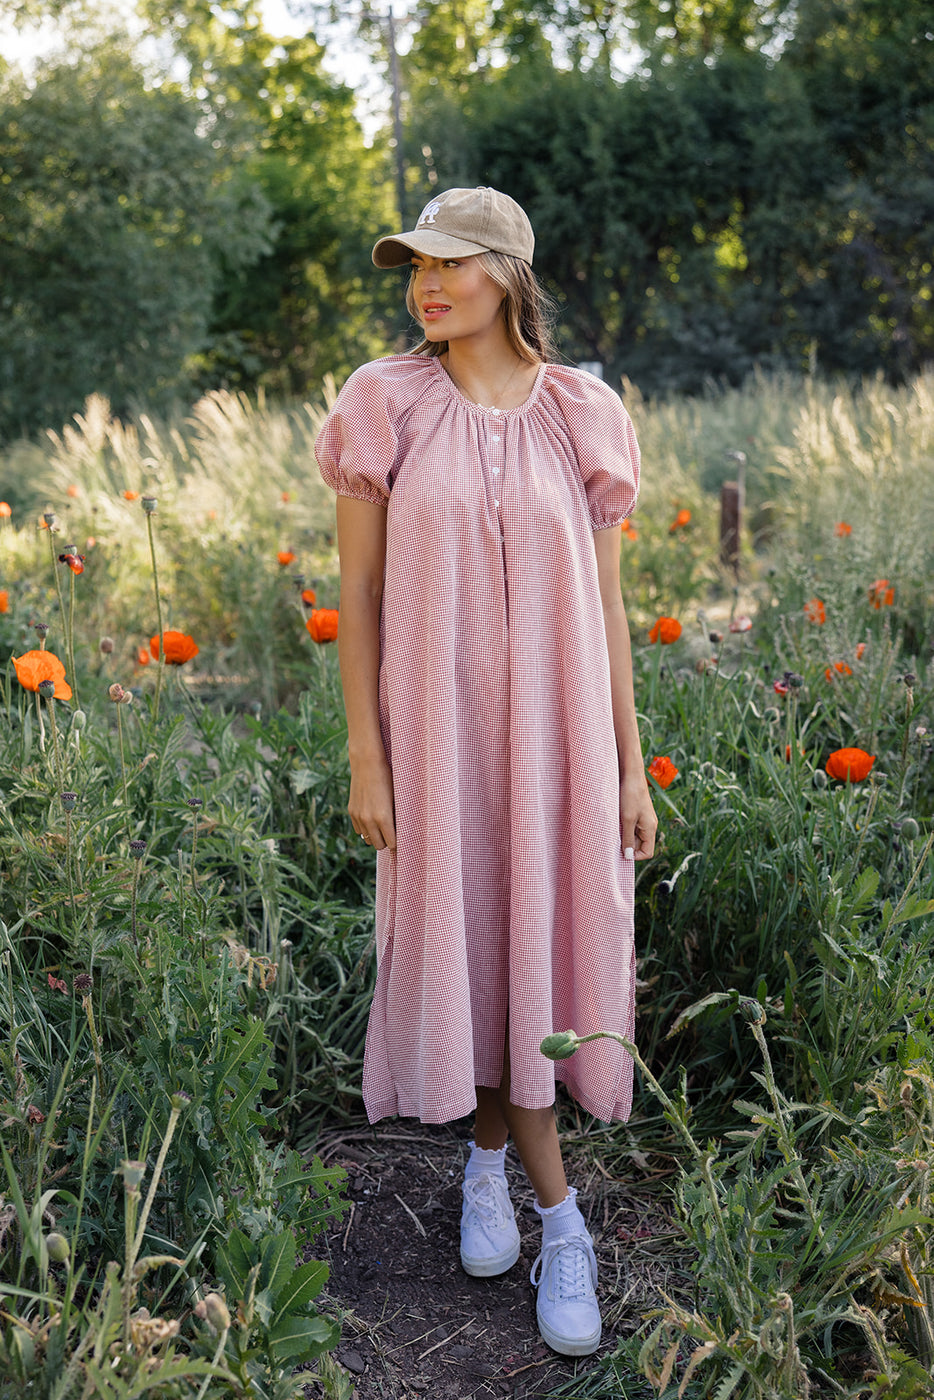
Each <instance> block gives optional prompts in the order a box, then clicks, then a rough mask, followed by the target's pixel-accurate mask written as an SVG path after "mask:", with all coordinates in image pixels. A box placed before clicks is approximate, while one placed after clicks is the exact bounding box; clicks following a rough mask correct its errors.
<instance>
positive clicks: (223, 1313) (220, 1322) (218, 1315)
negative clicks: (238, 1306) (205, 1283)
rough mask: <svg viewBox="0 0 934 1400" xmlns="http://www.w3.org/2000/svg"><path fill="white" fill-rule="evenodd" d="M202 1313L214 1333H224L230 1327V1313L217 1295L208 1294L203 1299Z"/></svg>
mask: <svg viewBox="0 0 934 1400" xmlns="http://www.w3.org/2000/svg"><path fill="white" fill-rule="evenodd" d="M204 1311H205V1316H206V1317H207V1320H208V1322H209V1323H210V1324H211V1326H212V1327H213V1328H214V1330H215V1332H226V1331H227V1329H228V1327H229V1326H230V1313H229V1311H228V1308H227V1304H226V1303H225V1302H224V1300H223V1298H222V1297H221V1295H220V1294H219V1293H208V1294H207V1295H206V1296H205V1299H204Z"/></svg>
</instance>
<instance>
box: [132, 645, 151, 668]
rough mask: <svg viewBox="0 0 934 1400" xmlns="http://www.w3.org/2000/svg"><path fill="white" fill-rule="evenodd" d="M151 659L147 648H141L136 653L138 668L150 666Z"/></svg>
mask: <svg viewBox="0 0 934 1400" xmlns="http://www.w3.org/2000/svg"><path fill="white" fill-rule="evenodd" d="M150 660H151V658H150V655H149V652H148V651H147V649H146V648H145V647H140V648H139V650H138V651H137V653H136V664H137V666H148V665H149V662H150Z"/></svg>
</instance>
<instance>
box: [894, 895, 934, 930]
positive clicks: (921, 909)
mask: <svg viewBox="0 0 934 1400" xmlns="http://www.w3.org/2000/svg"><path fill="white" fill-rule="evenodd" d="M927 914H934V899H920V898H918V899H916V898H912V899H909V900H906V902H905V905H904V908H902V909H899V910H898V912H897V913H896V914H895V915H894V916H893V918H892V923H893V924H903V923H904V922H905V920H906V919H923V918H924V917H925V915H927Z"/></svg>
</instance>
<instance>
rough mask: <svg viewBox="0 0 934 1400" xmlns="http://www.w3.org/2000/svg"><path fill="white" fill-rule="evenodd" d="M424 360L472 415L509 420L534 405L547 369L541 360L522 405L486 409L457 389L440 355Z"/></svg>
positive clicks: (544, 361) (545, 363)
mask: <svg viewBox="0 0 934 1400" xmlns="http://www.w3.org/2000/svg"><path fill="white" fill-rule="evenodd" d="M426 358H427V359H429V360H430V363H431V364H432V365H434V366H435V367H436V373H440V374H441V375H442V376H443V378H444V381H445V383H446V384H447V386H448V390H449V392H450V394H451V395H452V396H453V397H454V398H456V399H458V400H459V401H460V402H461V403H462V404H464V405H466V407H467V408H470V409H472V410H473V411H474V413H480V414H482V415H483V417H484V418H511V417H513V415H514V414H522V413H526V412H528V410H529V408H531V406H532V404H534V402H535V400H536V399H537V398H538V392H539V389H540V388H541V385H542V380H543V379H544V377H545V371H546V369H547V368H548V361H547V360H543V361H542V363H541V364H540V365H539V367H538V372H537V373H536V375H535V379H534V382H533V384H532V387H531V389H530V390H529V393H528V397H527V398H525V399H523V401H522V403H519V404H516V406H515V408H487V407H485V405H484V404H482V403H476V402H475V401H474V400H473V399H469V398H468V397H467V395H466V394H465V393H464V392H463V391H462V390H461V389H459V388H458V387H457V385H456V384H455V383H454V380H453V379H452V378H451V376H450V375H449V374H448V372H447V370H446V369H445V368H444V365H443V364H442V363H441V357H440V355H432V356H430V357H429V356H426Z"/></svg>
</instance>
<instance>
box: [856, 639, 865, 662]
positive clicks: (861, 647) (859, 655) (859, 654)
mask: <svg viewBox="0 0 934 1400" xmlns="http://www.w3.org/2000/svg"><path fill="white" fill-rule="evenodd" d="M865 654H866V643H865V642H857V643H856V660H857V661H862V659H863V657H864V656H865Z"/></svg>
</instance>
